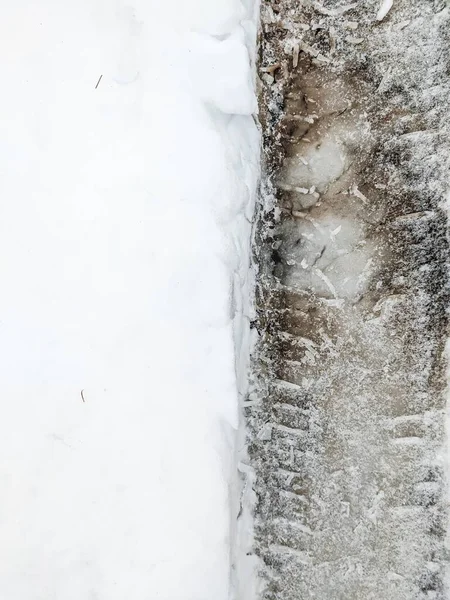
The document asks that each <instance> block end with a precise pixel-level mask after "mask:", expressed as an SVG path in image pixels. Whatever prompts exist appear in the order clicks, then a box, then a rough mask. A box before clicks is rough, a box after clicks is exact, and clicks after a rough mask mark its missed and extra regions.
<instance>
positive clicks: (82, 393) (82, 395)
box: [81, 390, 86, 402]
mask: <svg viewBox="0 0 450 600" xmlns="http://www.w3.org/2000/svg"><path fill="white" fill-rule="evenodd" d="M81 399H82V400H83V402H86V400H85V399H84V390H81Z"/></svg>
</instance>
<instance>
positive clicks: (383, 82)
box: [377, 67, 392, 92]
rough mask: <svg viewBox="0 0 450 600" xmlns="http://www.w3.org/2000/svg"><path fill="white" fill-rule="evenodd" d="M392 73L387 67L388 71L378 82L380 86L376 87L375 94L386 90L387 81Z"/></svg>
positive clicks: (390, 68)
mask: <svg viewBox="0 0 450 600" xmlns="http://www.w3.org/2000/svg"><path fill="white" fill-rule="evenodd" d="M391 73H392V67H389V69H388V70H387V71H386V73H385V74H384V75H383V78H382V80H381V81H380V85H379V86H378V89H377V92H384V91H386V89H387V86H386V84H387V82H388V81H389V77H390V76H391Z"/></svg>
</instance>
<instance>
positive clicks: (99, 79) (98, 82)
mask: <svg viewBox="0 0 450 600" xmlns="http://www.w3.org/2000/svg"><path fill="white" fill-rule="evenodd" d="M102 77H103V73H102V74H101V75H100V77H99V78H98V81H97V85H96V86H95V89H97V88H98V86H99V85H100V81H101V80H102Z"/></svg>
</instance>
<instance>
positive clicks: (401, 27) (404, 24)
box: [397, 19, 411, 30]
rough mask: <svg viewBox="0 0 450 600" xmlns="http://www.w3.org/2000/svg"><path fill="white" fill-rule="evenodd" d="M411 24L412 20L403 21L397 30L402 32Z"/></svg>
mask: <svg viewBox="0 0 450 600" xmlns="http://www.w3.org/2000/svg"><path fill="white" fill-rule="evenodd" d="M410 23H411V19H407V20H406V21H401V22H400V23H398V25H397V28H398V29H400V30H402V29H405V27H408V25H409V24H410Z"/></svg>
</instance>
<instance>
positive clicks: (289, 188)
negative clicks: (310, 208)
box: [277, 183, 309, 194]
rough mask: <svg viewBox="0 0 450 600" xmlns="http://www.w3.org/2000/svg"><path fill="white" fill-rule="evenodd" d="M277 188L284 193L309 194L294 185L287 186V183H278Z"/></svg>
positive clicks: (305, 189) (306, 189)
mask: <svg viewBox="0 0 450 600" xmlns="http://www.w3.org/2000/svg"><path fill="white" fill-rule="evenodd" d="M277 187H278V188H279V189H280V190H283V191H284V192H298V193H299V194H309V190H308V188H303V187H297V186H295V185H289V184H287V183H279V184H278V185H277Z"/></svg>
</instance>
